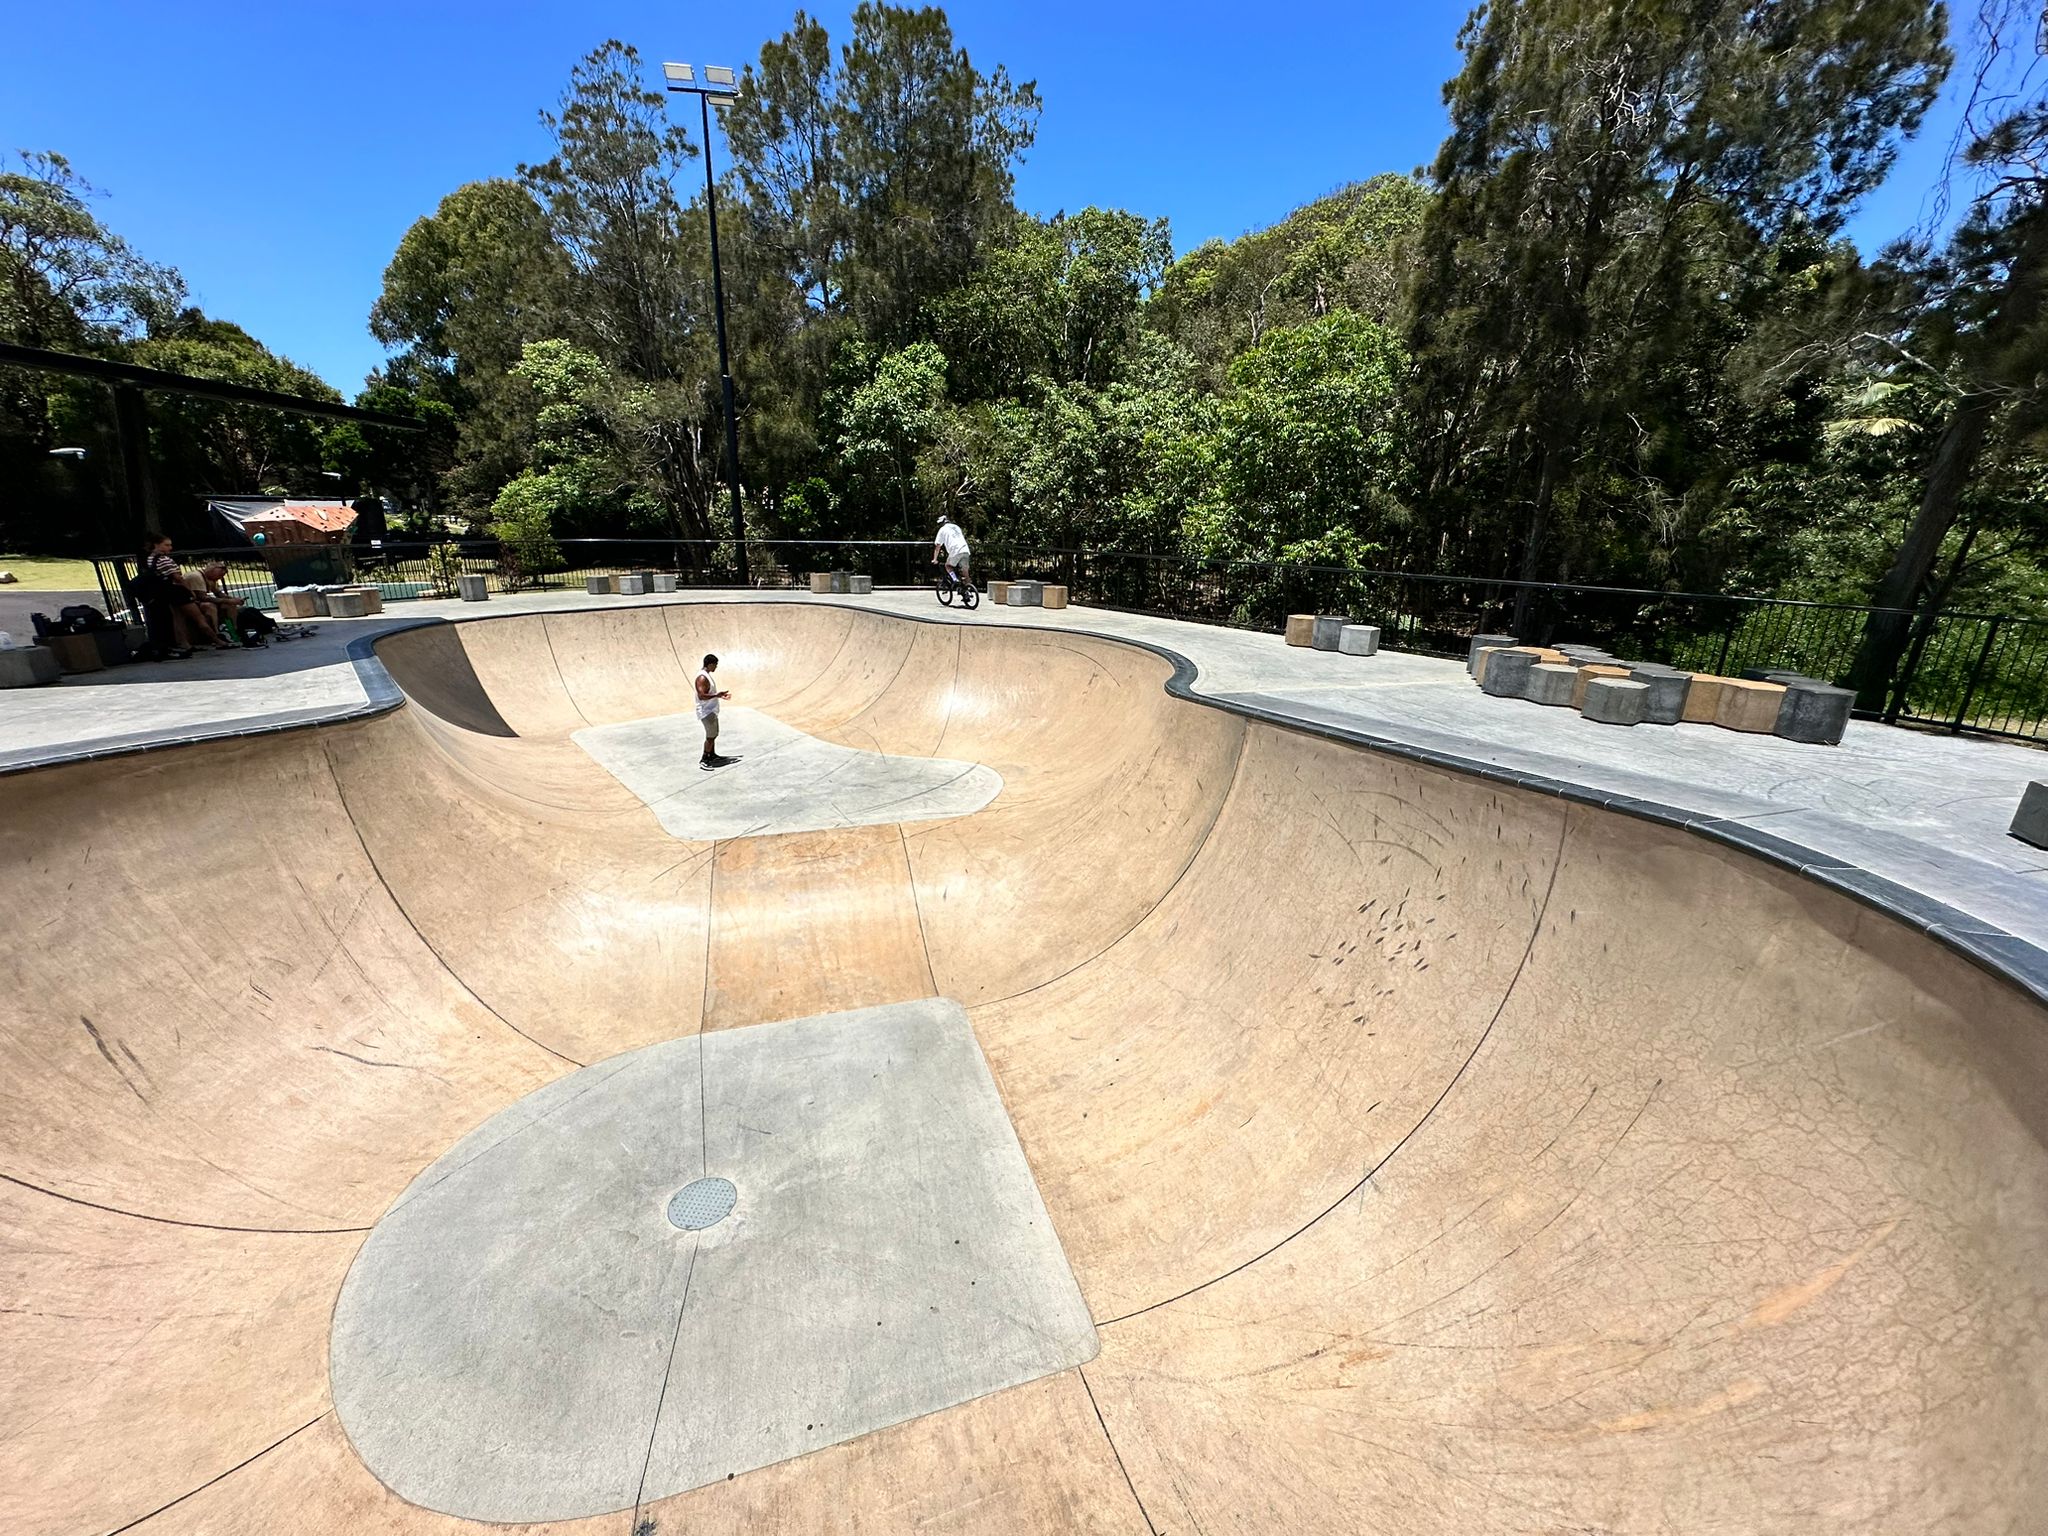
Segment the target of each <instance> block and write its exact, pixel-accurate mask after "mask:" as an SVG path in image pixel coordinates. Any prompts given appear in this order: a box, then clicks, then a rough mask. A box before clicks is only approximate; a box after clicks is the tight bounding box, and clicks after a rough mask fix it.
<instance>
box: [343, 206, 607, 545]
mask: <svg viewBox="0 0 2048 1536" xmlns="http://www.w3.org/2000/svg"><path fill="white" fill-rule="evenodd" d="M568 284H569V262H568V258H567V257H566V256H565V255H564V254H563V252H562V250H561V248H560V247H559V246H557V245H556V244H555V243H554V238H553V236H552V234H551V233H550V231H549V228H548V223H547V218H546V215H545V214H544V213H543V212H542V210H541V207H540V205H539V204H538V203H537V202H535V200H534V198H533V195H532V194H531V193H530V192H528V191H527V189H526V188H525V187H523V186H521V185H519V183H517V182H513V181H504V180H493V181H479V182H470V183H468V184H467V185H464V186H461V187H457V188H456V189H455V190H454V191H453V192H451V193H449V194H448V195H447V196H446V197H444V198H442V199H441V202H440V205H439V206H438V207H437V208H436V209H435V210H434V212H433V213H431V214H429V215H427V216H426V217H425V218H422V219H419V220H417V221H416V222H415V223H414V224H413V225H412V227H411V228H410V229H408V230H407V231H406V233H405V236H404V238H403V239H402V240H400V241H399V245H398V250H397V252H396V253H395V254H394V255H393V257H392V258H391V263H390V265H389V266H388V267H387V268H386V269H385V272H384V287H383V291H382V293H381V294H380V295H379V296H378V299H377V302H376V304H375V306H374V307H373V308H372V309H371V311H370V333H371V334H372V335H373V336H375V337H376V338H377V339H378V340H379V341H381V342H382V343H384V345H385V346H387V347H391V348H395V349H397V354H396V356H394V357H393V359H392V361H391V362H390V363H389V364H388V365H387V366H386V367H385V368H384V370H382V372H381V374H380V375H379V376H378V377H377V378H375V379H373V380H372V384H371V388H372V390H373V391H375V390H385V389H392V390H399V391H402V392H403V393H405V394H406V395H408V396H410V397H411V398H413V399H415V400H419V401H427V400H438V401H442V402H445V403H446V405H447V406H448V407H450V408H451V409H452V410H453V411H454V412H455V415H456V419H457V427H456V442H455V445H454V448H453V451H452V453H451V454H449V455H448V456H447V462H446V464H445V466H444V467H442V469H441V479H442V485H443V487H444V488H445V492H446V495H447V498H448V500H449V502H450V503H451V504H452V505H453V506H454V507H455V509H456V510H458V511H460V512H463V513H466V514H468V515H470V516H471V517H480V516H482V515H483V514H484V513H485V512H486V510H487V509H488V508H489V507H490V505H491V502H492V500H493V498H494V497H495V496H496V495H497V492H498V488H499V487H500V486H502V485H503V484H504V483H505V482H506V481H507V480H508V479H510V478H511V477H512V476H513V475H514V474H516V473H517V472H518V470H519V467H520V465H521V464H522V463H523V462H524V460H525V453H526V444H525V441H524V437H523V432H524V429H525V414H524V412H523V410H522V408H521V406H522V398H521V396H520V394H519V390H518V385H517V381H515V380H514V379H513V378H512V375H511V369H512V367H513V365H514V364H516V363H517V362H518V361H519V357H520V352H521V349H522V348H523V347H524V346H525V345H526V344H527V343H528V342H530V341H541V340H544V339H547V338H549V337H552V336H555V335H558V334H560V333H561V332H562V331H564V330H566V329H572V328H573V313H574V306H573V305H572V304H571V303H570V301H569V295H568ZM426 447H427V445H424V444H423V445H421V448H422V450H423V451H424V450H425V449H426ZM365 452H368V446H367V444H366V445H365ZM415 483H417V482H415ZM411 494H412V495H413V496H415V497H419V498H422V499H425V500H427V501H428V502H429V503H430V504H435V505H438V503H439V497H438V496H434V495H432V494H431V493H430V492H429V491H428V490H427V488H426V487H424V486H421V487H420V488H419V489H416V490H415V491H413V492H412V493H411Z"/></svg>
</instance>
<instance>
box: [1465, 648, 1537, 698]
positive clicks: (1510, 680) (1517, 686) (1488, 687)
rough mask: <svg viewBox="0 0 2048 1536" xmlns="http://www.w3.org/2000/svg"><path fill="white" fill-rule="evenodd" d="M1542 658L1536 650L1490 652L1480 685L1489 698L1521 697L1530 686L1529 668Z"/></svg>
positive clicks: (1487, 655) (1487, 654)
mask: <svg viewBox="0 0 2048 1536" xmlns="http://www.w3.org/2000/svg"><path fill="white" fill-rule="evenodd" d="M1542 660H1543V658H1542V657H1541V656H1538V655H1537V654H1536V653H1535V652H1534V651H1526V650H1513V651H1492V652H1488V653H1486V658H1485V665H1484V667H1483V669H1482V672H1483V675H1482V676H1481V678H1480V683H1479V686H1480V687H1481V688H1482V689H1483V690H1485V692H1486V695H1487V696H1488V697H1489V698H1495V699H1519V698H1520V697H1521V696H1522V690H1523V689H1524V688H1525V687H1527V686H1528V682H1529V669H1530V668H1532V667H1534V666H1536V665H1538V664H1539V663H1541V661H1542Z"/></svg>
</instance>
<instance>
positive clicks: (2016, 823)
mask: <svg viewBox="0 0 2048 1536" xmlns="http://www.w3.org/2000/svg"><path fill="white" fill-rule="evenodd" d="M5 654H6V653H5V652H0V655H5ZM2011 833H2012V835H2013V836H2014V837H2016V838H2018V839H2019V840H2020V841H2021V842H2023V843H2032V844H2033V845H2034V846H2035V847H2036V848H2048V779H2036V780H2035V781H2034V782H2033V783H2031V784H2029V785H2028V786H2027V787H2026V788H2025V789H2024V790H2022V791H2021V792H2020V803H2019V809H2018V810H2016V811H2014V812H2013V813H2012V827H2011Z"/></svg>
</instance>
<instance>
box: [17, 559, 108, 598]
mask: <svg viewBox="0 0 2048 1536" xmlns="http://www.w3.org/2000/svg"><path fill="white" fill-rule="evenodd" d="M0 571H12V572H14V574H15V575H16V576H17V577H18V578H20V579H19V581H18V582H9V583H8V584H7V585H6V586H0V592H97V591H98V590H99V582H98V581H96V580H95V579H94V578H93V574H92V562H91V561H90V560H65V559H61V558H58V557H55V556H51V555H0Z"/></svg>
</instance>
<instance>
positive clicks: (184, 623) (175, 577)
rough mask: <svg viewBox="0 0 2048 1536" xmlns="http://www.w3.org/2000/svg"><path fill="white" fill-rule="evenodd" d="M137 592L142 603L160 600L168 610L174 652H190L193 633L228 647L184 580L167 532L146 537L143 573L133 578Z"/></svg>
mask: <svg viewBox="0 0 2048 1536" xmlns="http://www.w3.org/2000/svg"><path fill="white" fill-rule="evenodd" d="M136 585H137V587H138V588H139V589H140V591H139V595H140V597H141V598H142V600H143V601H144V602H145V603H162V604H164V605H165V607H166V608H168V609H169V610H170V615H171V628H172V631H173V634H174V637H175V639H176V642H177V648H176V649H175V650H173V651H172V652H171V654H172V655H173V656H190V655H191V654H192V647H193V644H194V639H193V637H194V636H195V635H196V636H198V637H199V638H201V639H203V640H205V641H206V643H207V644H209V645H211V646H212V647H213V648H214V649H215V650H222V651H224V650H227V649H228V642H227V641H226V640H224V639H222V638H221V633H220V629H219V626H217V625H216V624H215V623H214V621H213V617H212V615H211V614H209V613H208V612H207V611H206V610H205V609H204V608H202V607H200V605H199V598H198V595H197V594H196V593H194V592H193V590H192V589H191V588H190V587H189V586H187V585H186V584H185V573H184V572H183V571H182V570H180V569H179V567H178V557H177V556H176V555H173V554H172V553H171V541H170V539H169V538H168V537H167V536H164V535H158V536H157V537H156V538H153V539H151V540H150V541H149V545H148V547H147V548H146V549H145V550H144V551H143V556H142V574H141V576H140V578H139V579H138V581H137V582H136Z"/></svg>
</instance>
